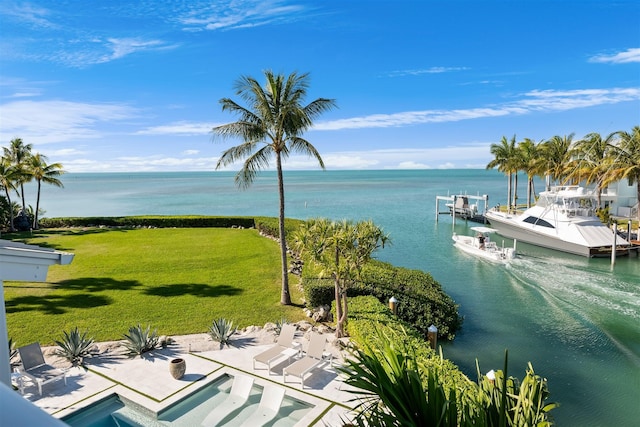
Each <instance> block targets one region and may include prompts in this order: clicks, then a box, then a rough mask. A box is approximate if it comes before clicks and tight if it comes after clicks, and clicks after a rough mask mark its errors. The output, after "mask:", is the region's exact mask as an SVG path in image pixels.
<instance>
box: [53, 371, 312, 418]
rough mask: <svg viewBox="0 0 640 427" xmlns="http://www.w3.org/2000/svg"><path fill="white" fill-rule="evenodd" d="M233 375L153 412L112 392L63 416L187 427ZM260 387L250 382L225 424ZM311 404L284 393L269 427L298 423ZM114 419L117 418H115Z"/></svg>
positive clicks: (252, 404) (256, 397)
mask: <svg viewBox="0 0 640 427" xmlns="http://www.w3.org/2000/svg"><path fill="white" fill-rule="evenodd" d="M232 383H233V377H232V376H230V375H228V374H225V375H223V376H221V377H220V378H219V379H217V380H215V381H214V382H213V383H211V384H209V385H207V386H206V387H204V388H202V389H200V390H199V391H197V392H195V393H193V394H191V395H189V396H187V397H185V398H184V399H182V400H180V401H179V402H176V403H174V404H173V405H171V406H169V407H167V408H165V409H163V410H162V411H160V412H159V413H158V414H157V417H156V414H154V413H152V412H151V411H149V410H146V409H145V408H142V407H140V406H139V405H137V404H135V403H133V402H130V401H127V400H126V399H124V398H121V397H120V396H118V395H116V394H113V395H111V396H109V397H108V398H106V399H103V400H101V401H99V402H96V403H94V404H92V405H90V406H87V407H85V408H83V409H80V410H79V411H76V412H74V413H73V414H70V415H68V416H66V417H64V418H62V421H64V422H65V423H67V424H68V425H69V426H71V427H161V426H162V427H191V426H199V425H201V424H202V421H203V420H204V419H205V418H206V416H207V415H208V414H209V413H210V412H211V411H212V410H214V409H215V408H216V407H217V406H218V405H219V404H220V403H221V402H222V401H224V400H225V398H226V397H227V395H228V393H229V390H230V389H231V384H232ZM261 395H262V387H261V386H259V385H254V386H253V388H252V390H251V395H250V397H249V400H248V401H247V403H246V405H245V406H244V407H243V409H242V410H239V411H237V412H236V413H235V414H234V415H235V416H234V417H233V419H230V420H229V422H227V423H226V424H224V425H225V426H230V427H231V426H233V425H239V424H241V423H242V422H243V421H244V420H245V419H246V418H248V417H249V415H250V414H251V413H252V412H253V411H254V410H255V409H256V408H257V406H258V403H259V402H260V396H261ZM312 408H313V405H311V404H309V403H306V402H302V401H300V400H297V399H294V398H292V397H290V396H285V398H284V401H283V402H282V406H281V407H280V411H279V412H278V416H277V417H276V419H275V420H274V421H273V422H271V423H269V424H267V425H268V426H272V427H291V426H294V425H295V424H296V423H298V422H299V421H300V420H301V419H302V418H303V417H304V416H305V415H306V414H307V413H308V412H309V411H310V410H311V409H312ZM116 419H117V421H116Z"/></svg>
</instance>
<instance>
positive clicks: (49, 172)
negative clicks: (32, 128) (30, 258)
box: [0, 138, 64, 231]
mask: <svg viewBox="0 0 640 427" xmlns="http://www.w3.org/2000/svg"><path fill="white" fill-rule="evenodd" d="M32 149H33V146H32V145H31V144H25V143H24V142H23V141H22V139H20V138H15V139H12V140H11V142H10V144H9V146H8V147H3V148H2V152H3V154H2V158H1V159H0V188H1V190H2V192H3V193H4V197H5V199H6V202H7V203H6V204H4V203H3V204H1V205H0V208H2V209H3V211H5V210H8V211H9V212H8V215H7V214H6V213H5V212H3V213H2V215H0V218H3V219H4V218H5V217H8V221H3V223H2V224H0V226H7V227H8V228H9V230H10V231H14V230H15V228H16V224H18V226H19V228H20V229H24V230H28V229H29V228H33V229H37V228H38V226H39V224H38V217H39V214H40V193H41V191H42V184H43V183H44V184H49V185H55V186H57V187H62V186H63V185H62V182H61V181H60V180H59V179H58V177H60V176H61V175H62V174H63V173H64V170H63V168H62V165H61V164H60V163H50V164H48V163H47V157H46V156H45V155H43V154H40V153H33V152H32ZM34 180H35V181H36V182H37V194H36V207H35V209H33V208H32V207H31V206H27V204H26V201H25V191H24V185H25V184H26V183H28V182H31V181H34ZM11 194H17V195H18V197H19V199H20V201H21V205H14V203H13V202H12V201H11ZM16 217H17V218H16Z"/></svg>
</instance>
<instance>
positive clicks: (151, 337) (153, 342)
mask: <svg viewBox="0 0 640 427" xmlns="http://www.w3.org/2000/svg"><path fill="white" fill-rule="evenodd" d="M159 338H160V337H158V334H157V331H156V330H154V331H153V332H152V331H151V325H149V326H147V329H143V328H142V326H140V324H139V323H138V325H137V326H131V327H130V328H129V333H128V334H124V339H125V341H124V342H123V343H122V346H123V347H124V348H125V349H126V350H127V354H130V355H133V356H135V355H142V353H145V352H147V351H151V350H153V349H154V348H156V347H157V346H158V342H159Z"/></svg>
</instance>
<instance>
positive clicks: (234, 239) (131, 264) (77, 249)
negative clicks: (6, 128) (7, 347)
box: [3, 228, 304, 346]
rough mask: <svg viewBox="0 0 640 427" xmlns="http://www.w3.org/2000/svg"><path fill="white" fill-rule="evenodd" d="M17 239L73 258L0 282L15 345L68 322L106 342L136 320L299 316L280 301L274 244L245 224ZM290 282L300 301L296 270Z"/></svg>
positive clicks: (54, 333)
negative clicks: (32, 278) (37, 276)
mask: <svg viewBox="0 0 640 427" xmlns="http://www.w3.org/2000/svg"><path fill="white" fill-rule="evenodd" d="M7 237H8V236H7V235H4V236H3V238H7ZM14 237H15V235H14ZM21 241H24V242H25V243H29V244H35V245H40V246H48V247H52V248H55V249H58V250H61V251H68V252H73V253H75V258H74V260H73V262H72V263H71V264H70V265H65V266H58V265H56V266H52V267H50V268H49V275H48V278H47V279H48V282H47V283H26V282H5V284H4V292H5V304H6V310H7V326H8V330H9V336H10V337H11V338H13V340H14V342H16V343H17V345H18V346H20V345H25V344H28V343H30V342H33V341H39V342H40V343H42V344H43V345H46V344H51V343H53V340H54V339H59V338H61V336H62V332H63V331H68V330H70V329H72V328H73V327H75V326H78V327H79V328H80V329H81V330H85V329H88V330H89V335H90V336H92V337H94V338H95V339H96V340H97V341H106V340H116V339H120V338H121V337H122V335H123V334H124V333H125V332H127V331H128V328H129V326H132V325H136V324H138V323H140V324H142V325H143V326H146V325H151V327H152V328H155V329H157V330H158V333H159V334H160V335H179V334H189V333H202V332H206V331H207V330H208V327H209V325H210V324H211V322H212V321H213V319H215V318H218V317H225V318H227V319H230V320H232V321H233V322H234V324H236V325H239V326H240V327H244V326H248V325H258V326H262V325H264V324H265V323H266V322H273V321H276V320H279V319H280V318H281V317H283V316H284V317H286V318H287V319H289V320H291V321H297V320H300V319H302V318H303V317H304V315H303V314H302V310H301V309H300V306H299V305H298V306H281V305H280V289H281V288H280V285H281V279H280V257H279V247H278V244H277V243H276V242H274V241H272V240H270V239H267V238H264V237H261V236H260V235H259V234H258V232H257V231H256V230H253V229H251V230H249V229H245V230H241V229H226V228H176V229H135V230H125V229H86V230H80V229H76V230H74V229H70V230H45V231H41V232H34V233H33V236H32V237H31V236H30V237H28V238H23V239H21ZM290 281H291V284H290V288H291V289H290V290H291V294H292V298H293V301H294V303H298V304H300V303H301V299H302V294H301V292H299V291H298V287H297V283H298V280H297V277H296V276H292V277H291V279H290Z"/></svg>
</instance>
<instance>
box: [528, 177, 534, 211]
mask: <svg viewBox="0 0 640 427" xmlns="http://www.w3.org/2000/svg"><path fill="white" fill-rule="evenodd" d="M532 189H533V177H532V176H531V175H527V209H529V208H530V207H531V190H532Z"/></svg>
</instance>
